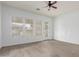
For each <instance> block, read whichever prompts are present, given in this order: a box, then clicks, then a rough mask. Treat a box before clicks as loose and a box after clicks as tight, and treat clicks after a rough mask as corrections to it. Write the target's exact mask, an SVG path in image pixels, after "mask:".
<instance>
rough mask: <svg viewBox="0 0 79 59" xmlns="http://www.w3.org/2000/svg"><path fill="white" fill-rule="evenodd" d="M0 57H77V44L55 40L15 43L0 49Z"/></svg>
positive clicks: (78, 51)
mask: <svg viewBox="0 0 79 59" xmlns="http://www.w3.org/2000/svg"><path fill="white" fill-rule="evenodd" d="M0 56H1V57H79V45H74V44H70V43H65V42H61V41H56V40H46V41H41V42H37V43H31V44H23V45H16V46H10V47H4V48H2V49H0Z"/></svg>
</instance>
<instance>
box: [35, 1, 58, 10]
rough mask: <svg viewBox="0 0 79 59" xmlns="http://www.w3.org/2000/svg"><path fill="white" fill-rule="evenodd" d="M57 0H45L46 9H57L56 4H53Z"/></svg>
mask: <svg viewBox="0 0 79 59" xmlns="http://www.w3.org/2000/svg"><path fill="white" fill-rule="evenodd" d="M56 3H57V1H47V3H46V4H47V6H46V7H49V9H48V11H49V10H50V9H51V8H54V9H57V7H56V6H54V4H56ZM36 10H40V9H39V8H37V9H36Z"/></svg>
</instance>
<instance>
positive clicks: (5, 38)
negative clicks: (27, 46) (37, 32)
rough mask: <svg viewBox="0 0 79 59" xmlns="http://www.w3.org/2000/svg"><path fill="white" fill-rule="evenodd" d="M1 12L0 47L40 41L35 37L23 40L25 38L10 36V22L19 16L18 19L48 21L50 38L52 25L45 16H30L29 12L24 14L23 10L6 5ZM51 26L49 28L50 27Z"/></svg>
mask: <svg viewBox="0 0 79 59" xmlns="http://www.w3.org/2000/svg"><path fill="white" fill-rule="evenodd" d="M2 12H3V15H2V16H3V17H2V18H3V19H2V46H9V45H15V44H22V43H29V42H34V41H40V40H41V39H35V37H30V38H28V37H27V38H25V37H17V38H14V37H12V35H11V27H12V26H11V21H12V16H19V17H26V18H28V19H33V20H41V21H48V22H49V33H48V34H49V38H52V35H51V34H52V32H51V31H52V25H51V19H50V18H48V17H45V16H40V15H36V14H32V13H30V12H26V11H23V10H19V9H17V8H14V7H10V6H7V5H3V6H2ZM50 26H51V27H50Z"/></svg>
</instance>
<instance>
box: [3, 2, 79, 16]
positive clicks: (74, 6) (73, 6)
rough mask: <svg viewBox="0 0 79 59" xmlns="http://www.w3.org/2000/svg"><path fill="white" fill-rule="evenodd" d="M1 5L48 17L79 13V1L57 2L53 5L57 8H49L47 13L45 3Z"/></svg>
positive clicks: (9, 3) (10, 3)
mask: <svg viewBox="0 0 79 59" xmlns="http://www.w3.org/2000/svg"><path fill="white" fill-rule="evenodd" d="M3 3H4V4H7V5H10V6H13V7H16V8H19V9H23V10H27V11H29V12H33V13H36V14H40V15H45V16H49V17H53V16H57V15H60V14H62V13H67V12H73V11H79V1H58V3H57V4H55V6H57V7H58V8H57V9H53V8H51V10H50V11H48V8H47V7H46V8H45V6H47V1H4V2H3ZM37 8H40V10H36V9H37Z"/></svg>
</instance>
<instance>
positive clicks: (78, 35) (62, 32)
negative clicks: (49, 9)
mask: <svg viewBox="0 0 79 59" xmlns="http://www.w3.org/2000/svg"><path fill="white" fill-rule="evenodd" d="M54 31H55V33H54V34H55V35H54V38H55V39H56V40H60V41H65V42H70V43H75V44H79V11H78V12H71V13H65V14H62V15H61V16H59V17H57V18H56V19H55V25H54Z"/></svg>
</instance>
